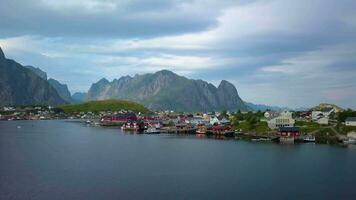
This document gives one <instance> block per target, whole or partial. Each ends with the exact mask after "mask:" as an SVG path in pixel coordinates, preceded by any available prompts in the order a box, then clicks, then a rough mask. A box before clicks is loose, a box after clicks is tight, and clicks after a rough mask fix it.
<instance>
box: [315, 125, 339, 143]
mask: <svg viewBox="0 0 356 200" xmlns="http://www.w3.org/2000/svg"><path fill="white" fill-rule="evenodd" d="M315 141H316V143H320V144H337V143H338V137H337V135H336V134H335V132H334V131H333V130H332V129H331V128H323V129H320V130H317V131H316V132H315Z"/></svg>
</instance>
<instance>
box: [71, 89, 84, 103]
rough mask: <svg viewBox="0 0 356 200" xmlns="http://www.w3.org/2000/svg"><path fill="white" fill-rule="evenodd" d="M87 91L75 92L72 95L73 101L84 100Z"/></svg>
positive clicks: (80, 101)
mask: <svg viewBox="0 0 356 200" xmlns="http://www.w3.org/2000/svg"><path fill="white" fill-rule="evenodd" d="M86 97H87V93H85V92H76V93H74V94H73V95H72V101H73V103H82V102H84V101H85V100H86Z"/></svg>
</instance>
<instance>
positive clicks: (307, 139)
mask: <svg viewBox="0 0 356 200" xmlns="http://www.w3.org/2000/svg"><path fill="white" fill-rule="evenodd" d="M303 141H304V142H315V137H314V136H312V135H308V136H306V137H305V138H304V139H303Z"/></svg>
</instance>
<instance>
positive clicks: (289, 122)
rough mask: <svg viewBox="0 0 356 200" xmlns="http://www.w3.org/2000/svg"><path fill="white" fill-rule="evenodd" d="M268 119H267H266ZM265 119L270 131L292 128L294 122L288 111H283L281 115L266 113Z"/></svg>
mask: <svg viewBox="0 0 356 200" xmlns="http://www.w3.org/2000/svg"><path fill="white" fill-rule="evenodd" d="M266 116H267V117H268V118H267V117H266ZM265 117H266V118H267V120H268V121H267V124H268V127H269V128H270V129H278V128H280V127H293V126H294V124H295V120H294V119H293V117H292V113H291V112H289V111H284V112H281V113H273V114H271V112H270V111H269V112H266V113H265Z"/></svg>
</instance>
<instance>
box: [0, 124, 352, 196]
mask: <svg viewBox="0 0 356 200" xmlns="http://www.w3.org/2000/svg"><path fill="white" fill-rule="evenodd" d="M17 126H21V128H17ZM262 198H263V199H356V148H340V147H331V146H327V145H313V144H305V145H291V146H288V145H286V146H285V145H276V144H256V143H249V142H244V141H233V140H231V141H226V140H214V139H199V138H196V137H195V136H190V137H178V136H168V135H134V134H125V133H122V132H120V131H119V130H118V129H108V128H100V127H97V128H95V127H88V126H85V125H83V124H79V123H70V122H64V121H12V122H0V199H1V200H6V199H262Z"/></svg>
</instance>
